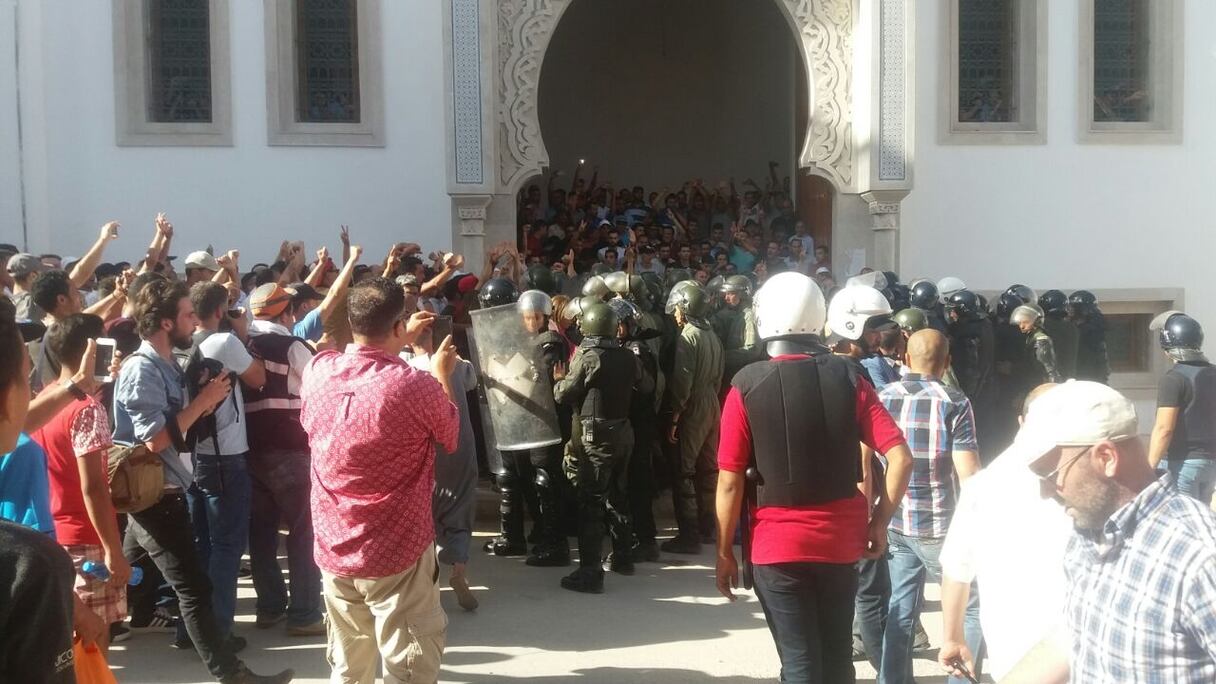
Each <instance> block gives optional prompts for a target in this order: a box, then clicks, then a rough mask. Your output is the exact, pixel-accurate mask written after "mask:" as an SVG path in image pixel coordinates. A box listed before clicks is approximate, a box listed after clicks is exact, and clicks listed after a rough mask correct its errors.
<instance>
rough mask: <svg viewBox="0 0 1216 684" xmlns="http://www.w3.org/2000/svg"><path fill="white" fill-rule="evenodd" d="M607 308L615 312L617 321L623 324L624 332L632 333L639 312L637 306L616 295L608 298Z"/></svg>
mask: <svg viewBox="0 0 1216 684" xmlns="http://www.w3.org/2000/svg"><path fill="white" fill-rule="evenodd" d="M608 308H609V309H612V313H614V314H616V321H617V323H620V324H623V325H624V326H625V330H626V334H627V335H633V331H634V330H635V329H636V328H637V324H638V316H639V315H640V314H641V312H640V311H639V310H638V307H636V306H634V304H633V302H631V301H629V300H628V299H621V298H620V297H616V298H614V299H609V300H608Z"/></svg>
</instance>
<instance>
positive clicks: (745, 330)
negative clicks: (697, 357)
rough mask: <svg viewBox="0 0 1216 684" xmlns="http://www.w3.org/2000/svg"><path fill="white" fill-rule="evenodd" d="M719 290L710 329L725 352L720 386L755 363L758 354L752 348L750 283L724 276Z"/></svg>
mask: <svg viewBox="0 0 1216 684" xmlns="http://www.w3.org/2000/svg"><path fill="white" fill-rule="evenodd" d="M719 291H720V292H721V294H722V307H721V308H720V309H719V310H718V312H717V313H715V314H714V318H713V327H714V332H715V333H717V335H718V339H719V340H721V341H722V349H723V350H724V351H725V353H726V356H725V370H724V371H723V374H722V384H723V386H724V387H725V386H729V385H730V379H731V378H732V377H734V375H735V373H737V372H739V369H740V368H742V367H744V366H746V365H747V364H749V363H751V362H752V361H755V360H756V359H757V358H758V356H757V352H758V351H759V350H758V349H757V346H756V315H755V313H754V312H753V311H752V303H751V295H752V283H751V281H750V280H748V279H747V278H746V277H744V276H741V275H732V276H727V277H726V278H725V279H724V280H723V282H722V285H721V287H720V288H719Z"/></svg>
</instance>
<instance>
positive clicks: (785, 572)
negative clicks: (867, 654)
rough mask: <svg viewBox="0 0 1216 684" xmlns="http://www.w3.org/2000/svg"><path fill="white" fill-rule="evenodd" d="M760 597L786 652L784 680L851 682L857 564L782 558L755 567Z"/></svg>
mask: <svg viewBox="0 0 1216 684" xmlns="http://www.w3.org/2000/svg"><path fill="white" fill-rule="evenodd" d="M753 576H754V581H755V587H756V597H757V598H759V599H760V606H761V607H762V608H764V617H765V620H767V621H768V628H769V631H770V632H772V635H773V641H774V642H775V643H776V645H777V655H778V657H780V658H781V681H782V682H789V683H791V684H811V683H816V684H818V683H820V682H822V683H823V684H837V683H841V682H846V683H849V684H851V683H852V682H853V681H855V679H856V672H855V671H854V669H853V659H852V655H851V654H852V636H853V635H852V629H851V626H852V622H853V595H854V593H855V592H856V591H857V567H856V566H855V565H853V564H847V565H840V564H833V563H778V564H775V565H757V566H755V567H754V568H753Z"/></svg>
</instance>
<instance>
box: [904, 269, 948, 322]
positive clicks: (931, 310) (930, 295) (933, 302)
mask: <svg viewBox="0 0 1216 684" xmlns="http://www.w3.org/2000/svg"><path fill="white" fill-rule="evenodd" d="M909 303H910V304H911V305H912V306H913V307H915V308H917V309H920V310H921V311H924V312H925V317H926V318H928V320H929V327H931V328H933V329H934V330H936V331H938V332H940V333H942V334H943V335H946V334H948V333H949V329H948V327H947V326H946V314H945V312H944V311H943V310H942V302H941V293H940V292H939V291H938V289H937V285H934V284H933V282H932V281H929V280H923V279H922V280H918V281H916V282H915V283H912V287H911V300H910V302H909Z"/></svg>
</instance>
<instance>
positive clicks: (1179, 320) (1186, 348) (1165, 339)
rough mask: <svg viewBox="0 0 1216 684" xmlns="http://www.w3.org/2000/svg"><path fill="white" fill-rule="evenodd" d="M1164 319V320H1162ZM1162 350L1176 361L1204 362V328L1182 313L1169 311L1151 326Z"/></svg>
mask: <svg viewBox="0 0 1216 684" xmlns="http://www.w3.org/2000/svg"><path fill="white" fill-rule="evenodd" d="M1162 319H1164V320H1162ZM1149 329H1150V330H1156V331H1157V341H1158V342H1160V343H1161V348H1162V349H1164V350H1165V351H1166V353H1168V354H1169V355H1170V358H1172V359H1174V360H1175V361H1203V360H1206V359H1205V357H1204V356H1203V351H1202V349H1203V326H1201V325H1199V321H1197V320H1195V319H1194V318H1191V317H1190V316H1188V315H1186V314H1184V313H1182V312H1181V311H1167V312H1166V313H1165V314H1163V315H1162V316H1158V317H1157V319H1156V320H1154V321H1153V322H1152V324H1150V325H1149Z"/></svg>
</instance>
